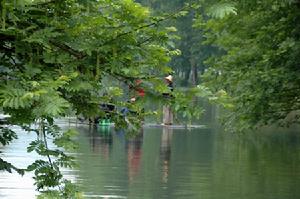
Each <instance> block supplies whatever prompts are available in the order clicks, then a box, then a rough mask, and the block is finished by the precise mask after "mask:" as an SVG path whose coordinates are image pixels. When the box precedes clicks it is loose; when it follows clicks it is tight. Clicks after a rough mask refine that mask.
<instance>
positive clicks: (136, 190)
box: [0, 125, 300, 199]
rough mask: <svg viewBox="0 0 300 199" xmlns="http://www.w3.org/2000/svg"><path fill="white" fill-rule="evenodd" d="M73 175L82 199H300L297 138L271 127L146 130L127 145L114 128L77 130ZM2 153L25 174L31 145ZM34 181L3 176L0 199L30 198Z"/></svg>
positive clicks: (23, 140) (26, 138)
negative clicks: (244, 130) (237, 131)
mask: <svg viewBox="0 0 300 199" xmlns="http://www.w3.org/2000/svg"><path fill="white" fill-rule="evenodd" d="M73 128H77V130H78V131H79V136H78V142H79V150H78V152H77V153H75V154H74V155H75V156H76V157H77V160H78V165H79V166H78V168H76V169H73V170H64V174H65V176H66V177H67V178H69V179H72V180H73V181H75V182H76V183H77V184H78V185H80V186H81V189H82V190H83V193H84V196H85V198H129V199H131V198H143V199H144V198H145V199H147V198H149V199H150V198H160V199H161V198H172V199H176V198H184V199H185V198H191V199H194V198H195V199H198V198H203V199H220V198H222V199H297V198H300V189H299V187H300V166H299V165H300V133H299V130H298V129H297V128H290V129H288V130H287V129H278V128H268V129H264V130H260V131H257V132H252V133H248V134H231V133H224V132H223V131H222V129H218V128H202V129H190V130H187V129H171V128H166V127H164V128H162V127H156V128H155V127H152V128H149V127H148V128H144V129H143V130H141V132H140V134H139V136H138V137H136V138H134V139H127V138H125V135H124V132H122V131H118V132H116V131H115V130H114V129H113V128H109V127H102V128H100V127H99V128H97V129H95V128H89V127H88V126H84V125H81V126H80V125H78V126H76V127H75V126H74V127H73ZM16 131H17V132H18V136H19V139H17V140H15V141H14V142H13V143H12V144H11V145H9V146H5V147H1V151H2V152H3V153H2V154H1V157H2V158H4V159H5V160H7V161H10V162H12V163H14V164H16V165H17V166H19V167H25V166H26V165H28V164H30V162H32V161H34V160H35V159H36V158H37V155H36V154H27V153H26V146H27V144H28V143H29V142H30V141H31V140H32V139H34V138H35V135H34V134H27V133H24V132H22V131H21V130H18V129H16ZM31 177H32V175H30V174H26V175H25V176H23V177H21V176H19V175H18V174H9V173H6V172H1V175H0V198H1V199H2V198H3V199H18V198H20V199H21V198H22V199H23V198H25V199H26V198H34V197H35V195H36V194H38V193H37V192H36V191H35V187H34V185H33V183H34V181H33V180H32V178H31Z"/></svg>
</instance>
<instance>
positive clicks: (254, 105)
mask: <svg viewBox="0 0 300 199" xmlns="http://www.w3.org/2000/svg"><path fill="white" fill-rule="evenodd" d="M230 2H231V3H232V5H234V7H231V10H232V11H234V12H235V14H237V15H232V14H231V15H223V16H221V17H218V18H211V19H210V20H208V21H206V22H204V21H202V22H201V21H200V22H199V21H198V22H199V23H200V24H201V23H202V24H203V25H204V26H202V27H204V28H206V32H207V34H206V37H207V41H206V42H208V43H211V44H212V45H216V46H218V47H219V48H220V49H221V50H222V51H223V54H222V55H219V56H215V57H213V58H211V59H210V60H209V61H208V62H207V64H208V65H209V67H210V68H209V70H208V71H207V72H206V73H205V79H206V85H207V86H209V87H210V88H211V89H212V90H219V89H224V90H225V91H226V92H227V93H228V94H229V95H230V96H231V102H232V104H233V105H234V106H233V107H231V109H230V110H229V114H228V117H227V119H226V122H225V123H226V124H227V126H228V127H229V128H232V127H233V125H234V124H235V125H234V126H235V127H237V128H235V129H239V130H243V129H248V128H253V127H256V126H260V125H267V124H274V123H277V124H280V125H284V126H286V125H289V124H292V123H298V122H299V108H300V103H299V95H298V91H299V81H300V79H299V77H300V76H299V64H300V56H299V55H300V48H299V38H300V37H299V36H300V35H299V29H300V26H299V24H298V23H297V21H299V17H300V15H299V13H300V12H299V11H300V10H299V9H300V6H299V5H300V3H299V1H284V0H276V1H269V0H266V1H262V0H256V1H230ZM233 121H234V122H233Z"/></svg>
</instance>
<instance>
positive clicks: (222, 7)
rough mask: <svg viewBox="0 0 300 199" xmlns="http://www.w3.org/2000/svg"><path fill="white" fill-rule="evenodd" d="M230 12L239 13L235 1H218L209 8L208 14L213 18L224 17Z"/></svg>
mask: <svg viewBox="0 0 300 199" xmlns="http://www.w3.org/2000/svg"><path fill="white" fill-rule="evenodd" d="M229 14H235V15H237V9H236V7H235V6H234V4H233V3H217V4H214V5H212V6H211V7H210V8H209V9H208V15H210V16H211V17H213V18H218V19H222V18H224V17H225V16H226V15H229Z"/></svg>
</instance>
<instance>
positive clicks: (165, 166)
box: [160, 128, 173, 183]
mask: <svg viewBox="0 0 300 199" xmlns="http://www.w3.org/2000/svg"><path fill="white" fill-rule="evenodd" d="M172 134H173V129H170V128H163V132H162V135H161V144H160V157H161V161H162V181H163V182H164V183H166V182H168V177H169V170H170V159H171V141H172Z"/></svg>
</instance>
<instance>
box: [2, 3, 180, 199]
mask: <svg viewBox="0 0 300 199" xmlns="http://www.w3.org/2000/svg"><path fill="white" fill-rule="evenodd" d="M0 2H1V3H0V6H1V7H0V10H1V21H0V23H1V29H0V46H1V48H0V58H1V59H0V83H1V84H0V107H1V110H2V111H3V112H4V113H5V114H8V115H10V118H9V119H8V120H7V121H8V124H9V125H18V126H21V127H23V129H24V130H26V131H32V132H35V133H37V135H38V139H37V140H35V141H33V142H31V144H30V145H29V147H28V152H31V151H35V152H36V153H38V154H39V155H41V156H44V157H45V158H46V159H42V160H37V161H35V162H34V163H32V164H31V165H29V166H28V168H27V171H34V173H35V180H36V186H37V189H38V190H40V191H43V192H45V194H46V195H47V194H48V195H49V194H50V195H56V194H59V195H60V196H64V197H71V196H70V194H72V193H71V192H73V191H72V190H74V189H73V187H72V186H71V185H70V183H69V182H67V181H65V180H64V179H63V176H62V174H61V172H60V170H59V169H60V167H63V166H64V167H65V166H67V167H69V166H73V163H74V160H73V158H72V157H70V156H68V155H66V153H65V152H64V151H63V150H62V149H58V150H56V149H50V148H49V147H48V144H47V138H48V137H51V138H53V139H54V144H56V145H57V147H64V148H66V149H70V148H73V147H74V146H75V145H74V143H73V142H72V138H71V137H72V135H73V134H74V132H73V131H72V130H69V131H67V132H65V133H63V134H62V132H61V131H60V130H59V129H58V128H57V127H56V126H55V125H54V119H55V118H59V117H64V116H66V115H67V114H68V113H69V112H70V111H73V112H75V114H76V115H83V116H84V117H86V118H92V117H96V116H103V115H105V112H104V111H103V110H101V109H100V108H99V105H100V104H103V103H111V104H114V105H115V106H116V107H118V108H119V107H129V108H132V109H134V110H136V111H137V114H138V117H137V116H132V117H124V116H123V115H122V114H120V112H119V111H118V110H115V111H113V112H112V117H113V120H114V122H115V123H116V126H117V127H120V128H126V127H129V126H132V127H133V128H131V129H132V130H133V131H137V129H138V127H139V126H140V125H141V120H137V118H138V119H142V118H143V115H145V114H147V113H148V112H147V111H145V113H143V112H142V110H143V109H142V105H143V104H142V103H136V104H130V103H128V102H127V99H128V95H127V92H126V87H128V85H130V84H131V83H132V82H134V81H135V80H137V79H142V80H143V81H144V82H145V83H146V85H148V86H146V87H145V90H146V93H149V94H150V93H151V94H152V95H156V96H161V94H162V92H163V91H164V89H161V88H162V87H164V86H160V85H164V82H163V80H162V79H163V78H162V77H163V76H164V75H165V74H168V73H169V72H171V71H172V70H171V69H170V68H169V67H167V62H168V61H170V56H172V55H174V54H178V51H177V50H176V49H174V48H172V46H171V44H170V42H169V41H170V39H171V38H174V35H173V33H172V32H174V28H165V27H163V26H160V25H159V24H160V23H162V22H163V21H164V20H166V19H169V18H171V17H173V16H176V15H182V14H184V11H182V12H179V13H177V12H176V13H171V14H169V15H164V16H159V17H157V16H151V15H150V13H149V10H148V9H147V8H144V7H142V6H141V5H140V4H137V3H134V2H133V1H132V0H126V1H122V0H117V1H111V0H101V1H94V0H88V1H82V0H66V1H57V0H48V1H44V0H34V1H29V0H28V1H22V0H16V1H9V0H1V1H0ZM105 80H106V81H105ZM107 80H108V81H107ZM153 82H155V84H153ZM154 85H155V86H154ZM181 97H184V96H181ZM33 123H36V124H37V126H34V127H33V128H32V127H30V126H29V125H30V124H33ZM1 128H2V126H1ZM1 131H2V132H3V134H1V136H2V137H1V142H2V143H5V144H7V143H8V142H10V141H11V140H12V139H14V138H16V137H15V134H14V133H13V132H10V131H9V130H6V128H4V127H3V128H2V129H1ZM0 160H1V163H2V164H0V165H1V168H2V169H6V170H8V171H10V169H15V170H16V168H14V167H13V166H12V165H10V164H9V163H6V162H5V161H4V160H2V159H0ZM63 184H64V185H63ZM56 186H58V187H60V188H59V192H57V191H58V190H57V189H55V187H56ZM66 194H67V195H68V196H66ZM73 194H74V193H73ZM41 197H42V196H41Z"/></svg>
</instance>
